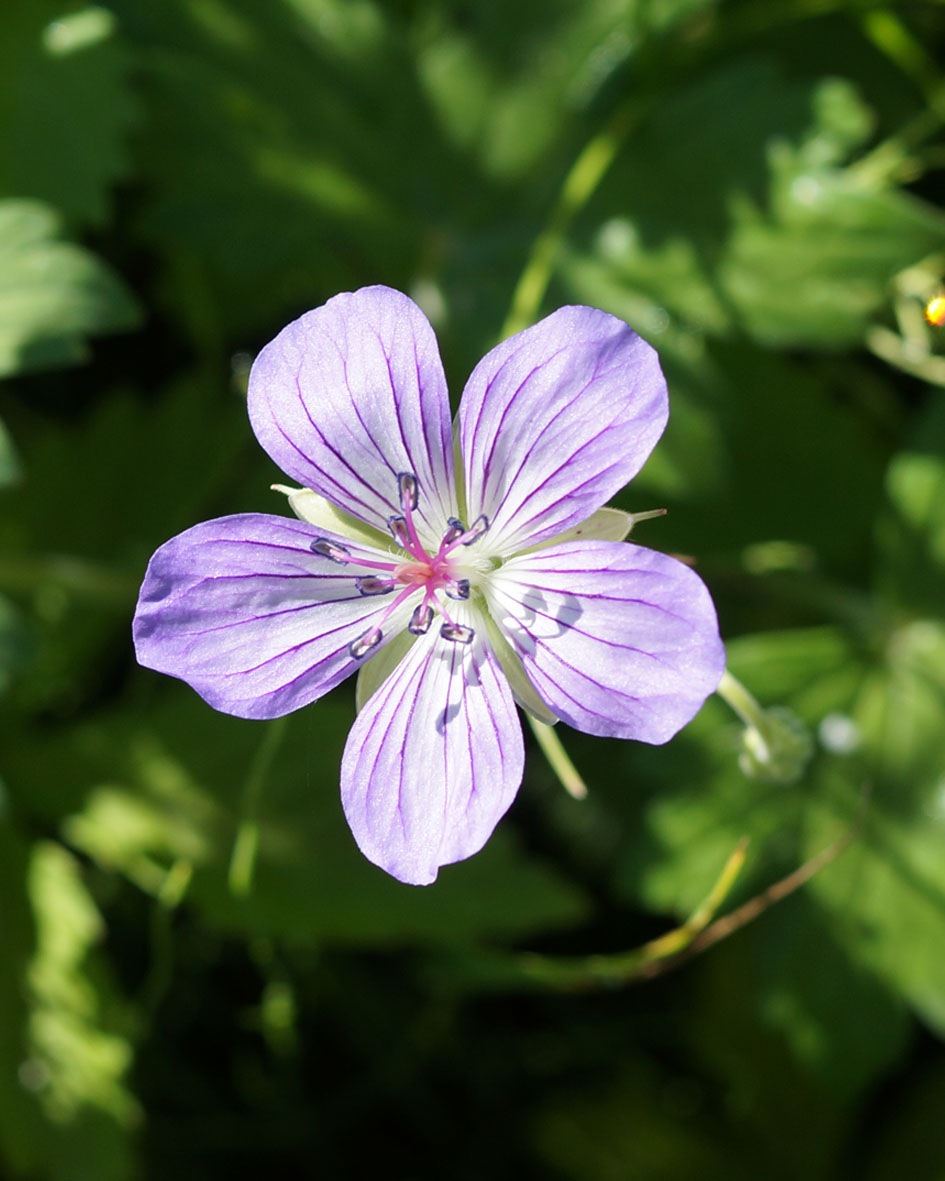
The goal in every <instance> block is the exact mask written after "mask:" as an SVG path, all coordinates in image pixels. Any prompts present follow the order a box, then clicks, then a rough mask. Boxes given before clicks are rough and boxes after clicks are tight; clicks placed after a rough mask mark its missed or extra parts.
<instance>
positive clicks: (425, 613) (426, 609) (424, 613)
mask: <svg viewBox="0 0 945 1181" xmlns="http://www.w3.org/2000/svg"><path fill="white" fill-rule="evenodd" d="M432 623H433V607H432V606H431V605H430V603H429V602H428V600H426V599H424V601H423V602H422V603H421V604H420V606H419V607H417V608H416V609H415V610H414V613H413V615H411V616H410V622H409V623H408V624H407V631H409V632H411V633H412V634H413V635H415V636H423V635H426V633H427V632H428V631H429V630H430V625H431V624H432Z"/></svg>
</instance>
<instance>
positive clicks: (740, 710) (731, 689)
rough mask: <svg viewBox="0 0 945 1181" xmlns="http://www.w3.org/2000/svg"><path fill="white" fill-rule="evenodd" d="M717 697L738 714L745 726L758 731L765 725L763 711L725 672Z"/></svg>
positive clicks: (743, 688) (717, 690)
mask: <svg viewBox="0 0 945 1181" xmlns="http://www.w3.org/2000/svg"><path fill="white" fill-rule="evenodd" d="M716 693H718V695H719V697H721V698H722V700H723V701H724V702H725V703H726V704H727V705H729V706H731V708H732V709H733V710H734V711H735V713H737V714H738V716H739V717H740V718H741V720H742V721H743V722H744V723H745V725H746V726H754V727H755V729H756V730H760V729H761V728H762V727H763V726H764V724H765V711H764V710H763V709H762V708H761V706H760V705H759V704H758V702H757V701H756V700H755V698H754V697H752V695H751V694H750V693H749V692H748V690H747V689H746V688H745V686H744V685H743V684H742V683H741V681H739V680H738V679H737V678H736V677H733V676H732V674H731V673H730V672H729V671H728V669H726V670H725V672H724V673H722V679H721V681H719V687H718V688H717V689H716Z"/></svg>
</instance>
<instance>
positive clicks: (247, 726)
mask: <svg viewBox="0 0 945 1181" xmlns="http://www.w3.org/2000/svg"><path fill="white" fill-rule="evenodd" d="M143 675H145V676H147V677H148V678H149V679H153V676H154V674H150V673H148V674H143ZM160 689H161V697H160V700H159V703H157V704H155V705H154V706H153V707H152V708H151V709H149V711H148V719H147V720H146V721H145V720H144V719H143V718H142V717H141V716H138V715H136V714H130V713H127V712H124V713H123V712H115V713H112V714H110V715H107V716H103V718H102V719H100V721H99V722H98V723H97V724H96V725H93V726H88V725H86V726H81V727H76V728H75V729H73V730H71V731H68V732H66V733H64V734H63V735H62V736H61V738H60V739H59V741H58V742H56V743H52V742H48V743H47V744H46V745H45V749H44V750H42V751H34V752H33V753H32V755H31V756H30V757H28V758H27V759H26V760H25V761H24V760H23V759H22V757H20V758H17V759H16V760H15V761H14V762H12V763H11V766H10V783H11V790H13V791H14V793H15V795H16V797H17V799H20V798H22V799H23V803H24V804H26V805H32V807H33V808H34V809H38V810H39V811H41V812H44V811H46V810H47V809H49V810H50V811H52V812H55V811H56V810H57V809H58V810H59V811H61V809H62V800H63V799H64V798H65V799H69V800H73V801H77V810H76V812H75V814H74V815H73V816H71V817H70V818H69V819H68V821H67V824H66V830H65V831H66V833H67V835H68V838H69V840H70V841H72V842H74V843H75V844H76V845H77V846H78V847H79V848H81V849H82V850H83V851H84V852H86V853H87V854H88V855H89V856H91V857H93V858H95V860H96V861H97V862H99V864H101V865H102V867H103V868H105V869H107V870H111V871H115V872H119V873H122V874H123V875H125V876H127V877H128V878H129V879H130V880H132V881H134V882H135V883H136V884H137V885H138V886H139V887H140V888H142V889H146V890H147V891H148V892H150V893H152V894H158V893H159V892H160V890H161V887H162V884H163V882H164V880H165V878H166V875H167V874H168V872H169V871H170V870H171V868H172V866H173V865H174V863H175V862H178V861H184V862H187V863H189V864H190V865H192V866H193V867H194V873H193V879H192V883H191V885H190V888H189V891H188V903H189V905H191V906H192V907H194V908H195V909H196V910H197V911H198V912H199V913H200V914H201V916H202V919H203V921H204V922H206V923H207V924H208V925H209V926H211V927H212V928H214V929H215V930H222V931H225V932H232V933H239V934H243V935H246V934H253V935H257V934H258V935H269V936H274V937H279V938H284V939H286V940H288V941H290V942H292V943H296V944H299V945H302V946H308V945H311V944H313V943H314V944H318V943H323V942H332V943H336V944H350V943H354V944H381V945H389V944H393V943H396V942H398V941H403V940H405V939H406V940H412V941H417V942H433V943H436V942H444V941H445V942H453V941H468V940H470V939H474V938H478V937H484V936H505V937H510V936H514V935H519V934H524V933H528V932H533V931H537V930H543V929H547V928H553V927H560V926H564V925H568V924H570V923H572V922H574V921H576V920H578V919H579V918H580V917H581V915H582V914H583V913H584V909H585V906H586V901H585V899H584V897H583V896H582V894H581V892H580V891H578V890H577V889H575V888H574V887H572V886H571V885H570V884H569V883H568V882H567V881H566V880H565V879H563V878H561V877H559V876H558V875H557V874H555V873H554V871H553V870H552V869H551V868H549V867H546V866H545V865H543V864H542V863H541V862H540V861H538V860H536V859H535V858H533V857H530V856H528V855H527V854H525V853H524V852H523V851H522V850H520V849H519V848H518V847H517V844H516V841H515V838H514V832H513V831H512V826H511V825H509V824H506V825H505V826H503V827H500V829H499V831H498V832H497V833H496V834H495V835H494V837H493V838H492V839H491V840H490V842H489V844H488V846H487V847H486V849H485V850H484V851H483V852H482V853H480V854H477V856H476V857H474V858H472V859H470V860H469V861H467V862H463V863H461V864H460V865H457V866H449V867H447V868H445V869H444V870H443V871H442V873H441V876H440V878H439V880H438V881H437V882H436V883H435V885H434V886H433V887H431V888H430V889H426V890H423V889H417V888H413V887H408V886H404V885H402V884H401V883H399V882H395V881H394V880H393V879H391V878H389V877H388V876H387V875H386V874H385V873H383V872H382V871H381V870H379V869H377V868H376V867H375V866H373V865H371V864H369V863H368V862H367V861H365V859H364V858H363V857H362V855H361V854H360V852H359V851H358V849H357V848H356V846H355V844H354V841H353V840H352V838H351V834H350V832H349V831H348V828H347V825H346V823H345V820H344V815H343V812H342V809H341V802H340V797H339V766H340V761H341V752H342V747H343V743H344V738H345V735H346V732H347V729H348V727H349V726H350V724H351V722H352V720H353V715H354V710H353V707H352V704H351V702H350V701H348V700H345V699H343V695H342V699H341V700H339V699H338V697H337V696H335V697H333V698H332V699H329V700H323V701H320V702H318V704H317V705H316V706H314V707H312V708H311V709H308V710H305V711H302V713H300V714H299V715H298V716H293V717H292V718H291V719H290V720H289V723H288V726H287V736H286V738H285V739H284V741H283V743H282V746H281V747H280V749H279V751H278V753H277V754H276V755H275V758H274V760H273V762H272V765H271V769H270V771H269V773H268V775H267V777H266V781H265V783H264V785H263V788H262V791H261V793H260V797H259V802H258V805H257V807H256V808H255V809H254V811H253V812H252V813H251V815H250V816H249V817H248V818H249V819H251V820H253V821H254V822H255V823H256V824H257V825H258V832H259V841H258V853H257V857H256V862H255V869H254V874H253V878H252V886H251V891H250V894H249V896H248V897H245V898H244V897H236V896H234V895H233V894H232V893H231V892H230V886H229V878H228V869H229V862H230V857H231V854H232V849H233V842H234V840H235V838H236V833H237V829H238V827H239V825H240V823H241V822H242V821H243V820H244V819H246V818H247V817H246V815H245V814H244V811H243V808H244V802H243V798H242V796H243V790H244V782H245V780H246V776H247V768H248V767H249V766H250V765H251V763H252V761H253V757H254V753H255V751H256V748H257V747H258V745H259V743H260V742H261V741H262V740H263V736H264V727H263V726H262V725H260V724H257V723H252V722H246V721H241V720H239V719H235V718H230V717H226V716H224V715H222V714H218V713H216V712H214V711H213V710H211V709H210V708H209V707H208V706H207V705H206V704H205V703H204V702H202V701H200V700H199V699H198V698H197V697H196V696H195V695H194V694H193V693H192V691H191V690H190V689H188V688H187V687H186V686H183V685H169V686H160ZM50 781H57V794H58V797H59V799H58V800H57V799H55V798H54V797H53V796H49V797H41V796H38V795H37V794H36V793H33V794H32V795H31V796H29V797H21V787H22V785H23V784H24V783H26V782H50ZM83 798H84V799H85V803H84V804H83V803H81V801H82V800H83Z"/></svg>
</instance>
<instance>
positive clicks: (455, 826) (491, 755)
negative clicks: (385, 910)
mask: <svg viewBox="0 0 945 1181" xmlns="http://www.w3.org/2000/svg"><path fill="white" fill-rule="evenodd" d="M456 606H457V607H462V604H457V605H456ZM455 618H456V619H457V622H462V623H469V624H470V625H471V626H473V627H476V626H477V620H476V618H475V616H474V615H473V613H472V612H469V611H468V610H467V611H462V610H460V611H457V612H456V615H455ZM523 762H524V748H523V744H522V730H521V726H520V724H519V721H518V716H517V714H516V712H515V704H514V702H513V700H512V694H511V692H510V690H509V686H508V683H507V682H506V680H505V678H504V677H503V676H502V673H501V672H500V670H499V668H498V666H497V664H496V661H495V658H494V657H493V656H492V654H491V652H490V651H489V649H488V646H487V645H486V644H485V642H484V640H483V629H482V628H481V627H480V629H479V630H478V631H477V633H476V636H475V638H474V640H473V642H472V643H471V644H469V645H463V644H454V643H450V642H448V641H446V640H444V639H443V638H442V637H441V636H440V634H439V627H434V630H433V631H431V632H429V633H428V634H427V635H426V636H423V637H422V638H421V639H419V640H418V641H417V642H416V643H415V644H414V645H413V647H412V648H411V649H410V651H409V652H408V653H407V655H406V656H405V657H404V659H403V661H402V662H401V664H400V665H399V666H398V667H397V668H396V669H395V671H394V672H393V673H392V674H391V676H390V677H389V678H388V679H387V680H386V681H385V682H384V684H383V685H382V686H381V687H380V688H379V689H378V690H377V691H376V692H375V694H374V695H373V697H371V699H370V700H369V701H368V702H367V704H366V705H365V706H364V708H363V709H362V710H361V712H360V713H359V714H358V716H357V719H356V721H355V723H354V726H353V727H352V729H351V733H350V735H349V736H348V744H347V746H346V747H345V754H344V759H343V760H342V764H341V793H342V800H343V802H344V808H345V814H346V815H347V817H348V823H349V825H350V826H351V831H352V833H353V834H354V839H355V840H356V841H357V843H358V846H359V848H360V849H361V851H362V853H364V855H365V857H367V858H368V860H370V861H373V862H374V864H375V865H379V866H380V867H381V869H385V870H386V871H387V872H388V873H390V874H393V876H394V877H395V878H399V879H400V881H402V882H411V883H413V884H414V885H427V884H429V883H430V882H432V881H433V880H434V879H435V878H436V875H437V870H438V869H439V867H440V866H441V865H448V864H450V863H451V862H453V861H462V860H463V859H464V858H465V857H469V856H471V855H472V854H473V853H476V852H478V850H479V849H481V848H482V846H483V845H484V844H485V843H486V841H487V840H488V838H489V836H490V834H491V833H492V830H493V829H494V828H495V826H496V824H497V823H498V821H499V819H500V818H501V816H502V815H503V814H504V813H505V811H506V810H507V808H508V807H509V805H510V804H511V802H512V800H513V799H514V798H515V793H516V792H517V791H518V788H519V784H520V783H521V781H522V770H523Z"/></svg>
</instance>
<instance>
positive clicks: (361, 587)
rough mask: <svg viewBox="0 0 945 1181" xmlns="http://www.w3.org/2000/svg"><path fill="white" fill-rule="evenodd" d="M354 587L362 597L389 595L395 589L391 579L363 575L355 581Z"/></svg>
mask: <svg viewBox="0 0 945 1181" xmlns="http://www.w3.org/2000/svg"><path fill="white" fill-rule="evenodd" d="M354 585H355V586H356V587H357V588H358V591H359V592H360V593H361V594H362V595H389V594H390V592H391V591H392V590H393V589H394V583H393V581H392V580H391V579H390V578H378V577H377V576H376V575H375V574H362V575H361V576H360V577H359V578H356V579H355V580H354Z"/></svg>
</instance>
